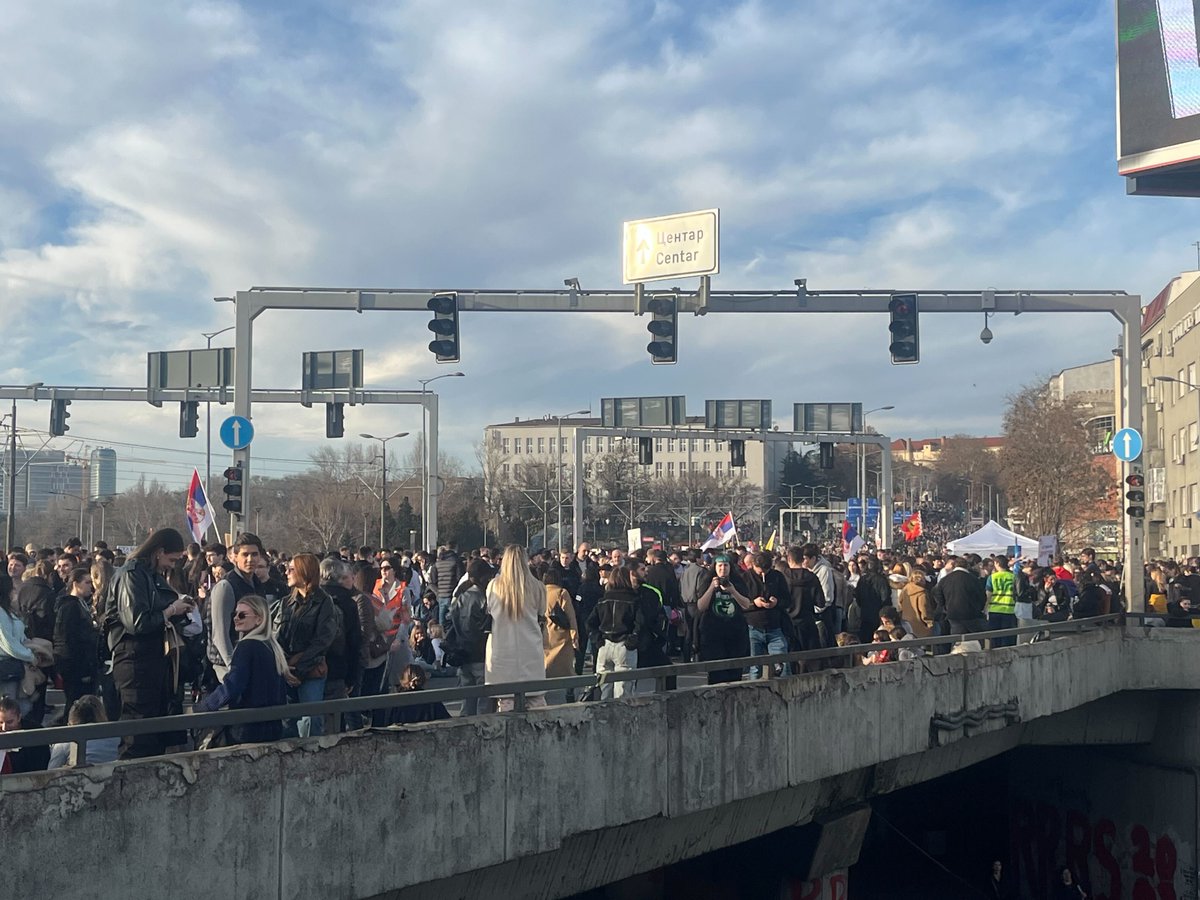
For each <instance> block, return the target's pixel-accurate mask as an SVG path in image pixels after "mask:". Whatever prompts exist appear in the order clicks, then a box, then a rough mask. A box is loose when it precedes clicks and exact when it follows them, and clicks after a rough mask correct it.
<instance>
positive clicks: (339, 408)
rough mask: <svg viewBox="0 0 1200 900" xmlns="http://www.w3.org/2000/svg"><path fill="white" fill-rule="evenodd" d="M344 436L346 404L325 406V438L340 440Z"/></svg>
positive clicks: (328, 404)
mask: <svg viewBox="0 0 1200 900" xmlns="http://www.w3.org/2000/svg"><path fill="white" fill-rule="evenodd" d="M345 435H346V404H345V403H326V404H325V437H327V438H340V437H345Z"/></svg>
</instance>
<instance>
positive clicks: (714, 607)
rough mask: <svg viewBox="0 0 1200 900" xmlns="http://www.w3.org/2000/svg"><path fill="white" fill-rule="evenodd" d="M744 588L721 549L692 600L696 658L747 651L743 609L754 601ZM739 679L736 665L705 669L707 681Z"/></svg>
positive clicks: (745, 653)
mask: <svg viewBox="0 0 1200 900" xmlns="http://www.w3.org/2000/svg"><path fill="white" fill-rule="evenodd" d="M748 590H749V588H748V587H747V586H746V582H745V581H744V580H743V579H742V576H741V573H739V572H737V571H736V570H735V569H734V567H733V565H732V563H731V562H730V559H729V557H728V556H726V555H725V554H724V553H722V554H721V555H720V556H718V557H717V558H716V559H715V560H714V561H713V571H712V574H711V575H710V576H709V580H708V584H707V585H706V586H705V589H704V591H703V592H702V593H701V594H700V597H699V599H698V600H697V602H696V614H697V616H698V619H697V622H696V625H697V627H696V649H697V654H696V656H697V658H698V659H700V660H710V659H738V658H740V657H743V656H749V655H750V629H749V627H748V626H747V625H746V610H748V609H751V608H753V606H754V601H753V600H751V599H750V598H749V597H747V596H746V592H747V591H748ZM741 679H742V670H741V669H740V668H731V669H715V670H713V671H711V672H709V673H708V683H709V684H724V683H725V682H729V681H741Z"/></svg>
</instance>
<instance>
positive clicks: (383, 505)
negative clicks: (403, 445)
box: [358, 431, 408, 550]
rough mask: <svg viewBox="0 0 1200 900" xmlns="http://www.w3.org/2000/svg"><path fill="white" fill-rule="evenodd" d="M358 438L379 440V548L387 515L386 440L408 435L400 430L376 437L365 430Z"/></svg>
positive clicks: (381, 544)
mask: <svg viewBox="0 0 1200 900" xmlns="http://www.w3.org/2000/svg"><path fill="white" fill-rule="evenodd" d="M358 436H359V437H360V438H365V439H366V440H368V441H379V443H380V448H379V454H380V460H381V463H380V465H381V467H382V470H383V471H382V474H381V475H380V476H379V481H380V485H379V549H380V550H382V549H383V520H384V517H385V516H386V515H387V445H388V441H394V440H395V439H396V438H402V437H408V432H407V431H400V432H397V433H396V434H393V435H390V436H389V437H376V436H375V435H373V434H367V433H366V432H365V431H364V432H361V433H360V434H359V435H358Z"/></svg>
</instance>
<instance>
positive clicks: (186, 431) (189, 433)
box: [179, 400, 200, 438]
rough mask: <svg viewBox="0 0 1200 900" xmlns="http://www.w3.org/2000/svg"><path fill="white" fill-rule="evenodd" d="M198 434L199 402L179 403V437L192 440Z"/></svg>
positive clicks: (186, 401) (185, 401) (187, 401)
mask: <svg viewBox="0 0 1200 900" xmlns="http://www.w3.org/2000/svg"><path fill="white" fill-rule="evenodd" d="M199 433H200V401H199V400H182V401H180V403H179V436H180V437H181V438H193V437H195V436H196V435H198V434H199Z"/></svg>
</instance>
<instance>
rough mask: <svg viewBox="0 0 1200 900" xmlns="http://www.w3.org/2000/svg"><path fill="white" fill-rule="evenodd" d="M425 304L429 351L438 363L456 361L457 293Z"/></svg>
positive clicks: (457, 341) (442, 295) (433, 298)
mask: <svg viewBox="0 0 1200 900" xmlns="http://www.w3.org/2000/svg"><path fill="white" fill-rule="evenodd" d="M425 306H426V307H428V308H429V309H431V310H433V321H432V322H430V323H429V330H430V331H432V332H433V340H432V341H430V342H429V352H430V353H432V354H433V355H434V356H435V357H436V358H437V361H438V362H440V363H450V362H458V344H459V333H458V294H438V295H437V296H434V297H431V298H429V302H428V303H426V304H425ZM339 437H340V435H339Z"/></svg>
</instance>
